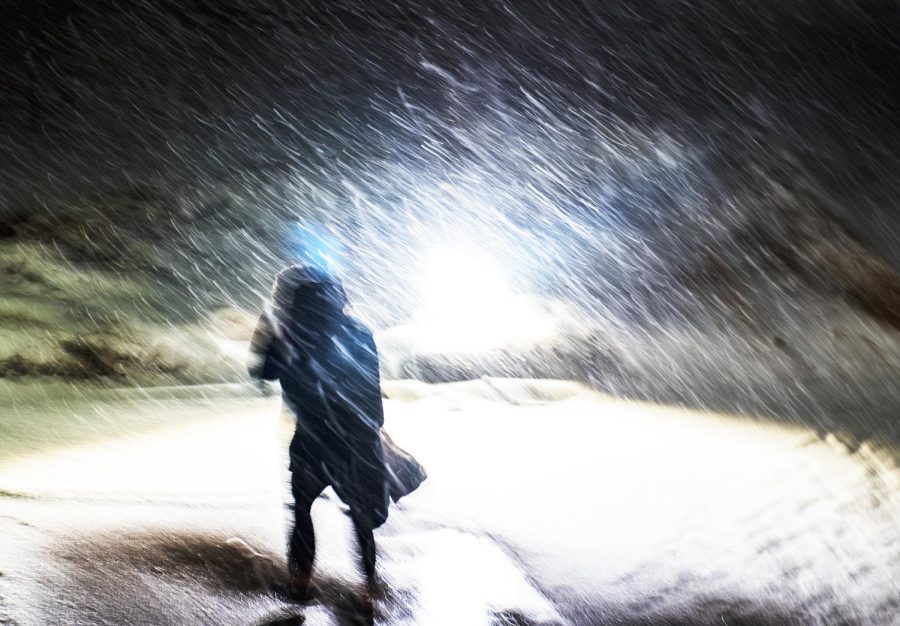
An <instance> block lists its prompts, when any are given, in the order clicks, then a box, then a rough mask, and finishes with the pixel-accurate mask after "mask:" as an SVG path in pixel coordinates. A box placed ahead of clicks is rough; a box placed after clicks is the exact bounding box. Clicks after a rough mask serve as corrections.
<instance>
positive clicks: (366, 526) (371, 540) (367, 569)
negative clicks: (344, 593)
mask: <svg viewBox="0 0 900 626" xmlns="http://www.w3.org/2000/svg"><path fill="white" fill-rule="evenodd" d="M352 519H353V529H354V530H355V531H356V539H357V541H359V551H360V558H361V562H362V569H363V573H364V574H365V575H366V580H368V581H369V582H370V583H372V582H374V580H375V533H374V532H373V530H374V529H373V528H372V524H371V523H370V522H369V521H368V520H367V519H366V518H365V516H358V515H352Z"/></svg>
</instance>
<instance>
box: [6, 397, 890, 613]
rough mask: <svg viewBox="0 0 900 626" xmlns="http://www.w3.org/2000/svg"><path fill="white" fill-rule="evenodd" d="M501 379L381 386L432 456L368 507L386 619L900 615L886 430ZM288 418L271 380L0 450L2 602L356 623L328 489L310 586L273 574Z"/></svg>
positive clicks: (49, 609)
mask: <svg viewBox="0 0 900 626" xmlns="http://www.w3.org/2000/svg"><path fill="white" fill-rule="evenodd" d="M503 384H504V385H506V386H505V387H503V388H498V387H497V386H496V385H495V386H493V387H492V386H485V385H483V384H482V385H481V386H480V387H479V386H478V385H477V384H472V385H457V386H448V387H441V388H422V387H414V388H413V390H414V392H415V393H412V394H411V395H412V396H416V397H417V399H416V400H415V401H410V402H402V403H401V402H398V401H392V402H390V403H389V406H388V413H389V415H388V429H389V431H390V433H391V435H392V436H393V437H394V439H395V440H396V441H397V442H398V443H400V444H401V445H403V446H404V447H407V448H408V449H409V450H410V451H412V452H414V453H415V454H416V455H417V456H418V457H419V458H420V459H421V460H422V461H423V462H424V463H425V464H426V465H427V467H428V470H429V473H430V478H429V480H428V481H427V482H426V484H425V486H423V488H422V489H421V490H420V491H419V492H417V493H416V494H414V495H413V496H411V497H409V498H408V499H407V500H405V501H404V504H403V506H402V507H401V508H399V509H394V510H393V512H392V517H391V520H390V521H389V523H388V524H387V525H386V526H385V527H384V528H383V529H382V530H380V531H379V536H378V541H379V546H380V549H381V555H382V558H381V561H380V571H381V573H382V576H383V577H384V579H385V581H386V583H387V585H386V586H387V591H386V593H385V597H384V598H381V599H380V600H379V602H378V612H379V614H380V619H379V623H384V624H398V625H400V624H402V625H410V626H411V625H413V624H416V625H418V624H423V625H442V624H448V625H449V624H463V625H472V626H478V625H481V624H484V625H493V624H497V625H503V624H602V623H627V624H638V623H641V624H643V623H647V624H650V623H685V624H687V623H691V624H704V623H708V624H739V623H744V624H747V623H753V624H782V623H798V624H801V623H802V624H814V623H822V624H825V623H828V624H831V623H859V624H868V623H880V624H890V623H900V617H897V616H898V615H900V524H898V522H900V497H898V495H897V494H898V489H897V487H898V481H900V470H898V467H897V463H896V455H895V454H893V453H892V452H891V451H889V450H885V449H882V448H878V447H875V446H874V445H872V444H870V443H864V444H863V445H861V446H859V447H858V448H857V449H855V450H850V449H848V448H847V447H845V446H843V445H841V444H840V443H838V442H837V441H836V440H834V439H832V438H824V439H822V438H819V437H817V436H815V435H814V434H812V433H810V432H808V431H805V430H802V429H790V428H786V427H779V426H773V425H763V424H753V423H750V422H749V421H746V420H741V419H738V418H733V417H725V416H711V415H701V414H696V413H690V412H686V411H677V410H672V409H667V408H663V407H653V406H650V405H642V404H634V403H626V402H620V401H616V400H611V399H608V398H604V397H600V396H596V395H594V394H590V393H577V394H574V395H571V394H569V395H570V396H571V397H568V398H565V399H562V400H560V401H556V402H544V403H541V402H532V394H530V393H528V389H527V388H526V387H527V386H526V385H522V384H518V383H517V384H509V383H503ZM423 389H424V392H423ZM400 395H402V394H400ZM545 395H546V394H545ZM566 395H567V394H566V393H563V394H560V397H565V396H566ZM498 397H499V398H503V399H505V400H507V401H505V402H498V401H496V399H497V398H498ZM492 398H493V399H492ZM410 399H412V398H410ZM248 407H249V408H248ZM284 436H285V432H284V429H283V428H282V427H281V425H280V423H279V421H278V419H277V403H276V402H275V401H273V400H271V399H270V400H260V401H258V402H255V403H250V404H249V405H248V403H246V402H242V403H240V404H238V403H236V402H235V401H227V402H223V403H222V407H221V413H220V415H218V416H216V417H214V418H205V419H200V420H196V421H192V422H189V423H185V424H183V425H181V426H173V427H170V428H167V429H165V430H161V431H158V432H155V433H151V434H143V435H140V436H131V437H121V438H118V439H113V440H108V441H104V442H96V443H92V444H86V445H82V446H79V447H73V448H69V449H63V450H56V451H54V452H53V453H46V454H37V455H32V456H28V457H23V458H21V459H18V460H14V461H10V462H7V463H6V464H5V465H3V466H0V491H2V492H3V493H5V494H7V495H6V496H4V497H2V498H0V572H2V574H3V575H2V576H0V623H14V624H47V623H66V624H124V623H133V624H204V623H206V624H264V623H275V622H276V618H282V617H283V618H286V619H287V617H288V616H290V615H299V614H303V615H305V618H306V621H305V623H307V624H312V625H317V624H322V625H325V624H344V623H354V622H353V619H352V615H353V608H354V601H353V598H354V595H353V591H354V589H355V588H356V586H357V585H358V583H359V577H358V575H357V574H356V573H355V569H354V565H353V561H352V559H351V556H350V551H351V546H350V545H349V538H348V532H347V531H348V526H347V521H346V519H345V518H344V516H343V515H342V514H341V512H340V509H339V507H338V505H337V503H336V502H335V501H334V499H333V498H332V499H322V500H320V501H319V502H318V503H317V504H316V508H315V515H316V522H317V530H318V531H319V534H318V538H319V541H320V551H319V560H318V563H319V565H318V570H317V572H318V578H319V581H320V584H321V594H320V596H321V597H320V600H319V601H318V602H317V603H315V604H314V605H313V606H311V607H308V608H306V609H301V610H298V609H295V608H291V607H287V606H285V605H283V604H281V603H279V602H278V601H277V600H275V599H274V598H272V597H271V596H269V595H268V594H267V593H266V591H265V589H266V587H267V586H268V584H269V583H270V582H272V581H274V580H277V579H279V577H280V572H281V568H282V565H281V559H282V556H281V555H282V549H283V548H282V546H283V533H284V519H285V515H286V512H285V509H284V506H283V502H284V499H285V496H286V494H285V493H284V492H283V491H282V485H283V478H284V474H283V470H282V458H283V457H282V453H281V449H282V447H283V445H284V441H283V439H284ZM282 623H291V622H290V621H289V620H288V621H283V622H282Z"/></svg>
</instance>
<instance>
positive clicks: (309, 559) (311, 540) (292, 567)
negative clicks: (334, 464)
mask: <svg viewBox="0 0 900 626" xmlns="http://www.w3.org/2000/svg"><path fill="white" fill-rule="evenodd" d="M322 489H324V486H323V485H322V484H321V483H320V481H319V480H316V479H315V478H314V477H313V476H310V475H309V474H307V473H306V472H303V471H293V472H291V491H292V493H293V495H294V527H293V529H292V530H291V536H290V540H289V543H288V571H289V573H290V575H291V587H292V590H293V591H294V592H295V593H298V594H305V593H306V592H307V591H308V590H309V583H310V580H311V578H312V568H313V561H314V560H315V558H316V535H315V531H314V529H313V521H312V514H311V513H312V505H313V502H315V500H316V498H317V497H318V496H319V494H320V493H322Z"/></svg>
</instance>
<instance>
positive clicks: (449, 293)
mask: <svg viewBox="0 0 900 626" xmlns="http://www.w3.org/2000/svg"><path fill="white" fill-rule="evenodd" d="M425 271H426V275H425V286H424V289H423V294H422V296H423V297H422V305H421V308H420V310H419V313H418V316H417V318H418V319H417V324H416V325H417V327H418V330H419V331H420V332H419V333H417V334H419V335H420V336H419V344H420V345H418V346H417V348H418V349H420V350H422V351H427V352H474V351H483V350H489V349H492V348H498V347H500V346H506V345H514V344H520V343H531V342H534V341H537V340H540V339H543V338H546V337H548V336H550V335H551V334H552V333H553V331H554V329H555V324H554V321H553V319H552V318H551V316H550V315H549V314H548V313H547V311H545V310H542V309H541V307H539V306H538V305H537V304H536V302H534V301H533V300H532V299H530V298H527V297H525V296H520V295H516V294H514V293H513V291H512V289H511V287H510V284H509V280H508V278H507V276H506V273H505V272H504V271H503V267H502V266H501V265H500V264H499V263H498V262H497V261H496V259H494V258H492V257H491V256H489V255H486V254H484V253H483V252H480V251H478V250H467V249H441V250H437V251H435V252H434V253H432V254H431V255H430V257H429V258H428V260H427V263H426V267H425Z"/></svg>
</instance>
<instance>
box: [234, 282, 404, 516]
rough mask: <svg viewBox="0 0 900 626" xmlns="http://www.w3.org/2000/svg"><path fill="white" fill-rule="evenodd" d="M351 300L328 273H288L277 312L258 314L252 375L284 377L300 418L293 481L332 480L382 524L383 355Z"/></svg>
mask: <svg viewBox="0 0 900 626" xmlns="http://www.w3.org/2000/svg"><path fill="white" fill-rule="evenodd" d="M346 304H347V301H346V296H345V294H344V291H343V288H342V287H341V285H340V284H339V283H337V282H336V281H334V280H332V279H330V278H329V277H328V276H326V275H324V274H322V273H320V272H317V271H316V270H312V269H310V268H303V267H292V268H288V269H287V270H285V271H283V272H282V273H281V274H279V276H278V279H277V280H276V284H275V290H274V294H273V307H272V311H271V312H266V313H264V314H263V315H262V316H261V318H260V321H259V324H258V326H257V329H256V332H255V333H254V336H253V340H252V342H251V353H252V354H253V355H255V357H256V359H255V362H254V363H251V367H250V373H251V375H252V376H254V377H256V378H259V379H263V380H278V381H280V383H281V389H282V395H283V398H284V402H285V404H286V405H287V407H288V408H289V409H290V410H291V411H292V412H293V414H294V415H295V417H296V421H297V427H296V431H295V434H294V438H293V440H292V441H291V446H290V459H291V471H292V472H293V473H294V475H295V479H296V478H299V479H300V480H307V481H309V483H310V485H313V486H318V485H331V486H332V487H333V488H334V490H335V491H336V492H337V494H338V496H339V497H340V498H341V499H342V500H343V501H344V502H345V503H347V504H348V505H349V506H350V507H351V509H353V510H354V511H355V512H356V513H358V514H365V515H367V516H369V517H370V521H371V523H372V524H373V526H378V525H380V524H381V523H383V522H384V520H385V519H386V518H387V507H388V500H387V483H386V479H387V477H386V470H385V465H384V456H383V450H382V444H381V438H380V431H381V427H382V425H383V424H384V410H383V406H382V399H381V383H380V378H379V371H378V354H377V351H376V348H375V341H374V339H373V337H372V333H371V331H369V329H368V328H366V327H365V326H364V325H362V324H361V323H359V322H358V321H356V320H354V319H353V318H351V317H350V316H349V315H347V314H346V313H345V312H344V307H345V306H346Z"/></svg>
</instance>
